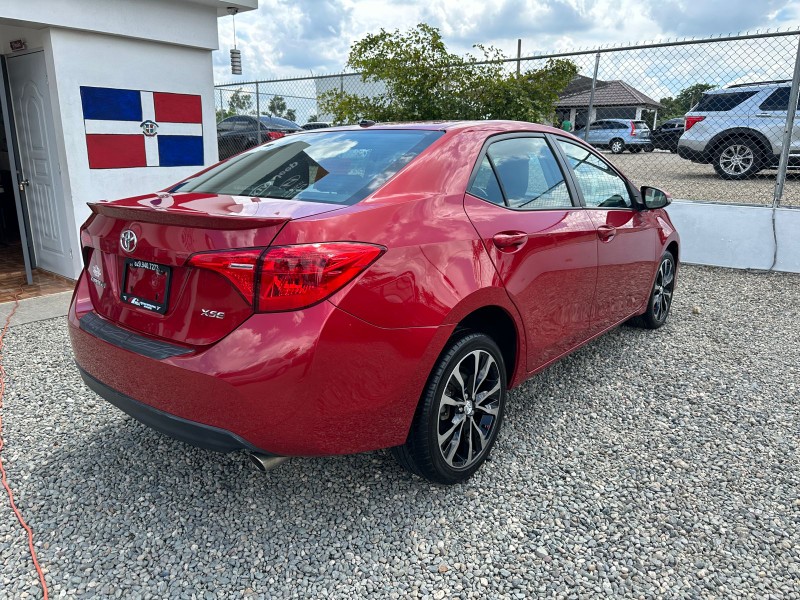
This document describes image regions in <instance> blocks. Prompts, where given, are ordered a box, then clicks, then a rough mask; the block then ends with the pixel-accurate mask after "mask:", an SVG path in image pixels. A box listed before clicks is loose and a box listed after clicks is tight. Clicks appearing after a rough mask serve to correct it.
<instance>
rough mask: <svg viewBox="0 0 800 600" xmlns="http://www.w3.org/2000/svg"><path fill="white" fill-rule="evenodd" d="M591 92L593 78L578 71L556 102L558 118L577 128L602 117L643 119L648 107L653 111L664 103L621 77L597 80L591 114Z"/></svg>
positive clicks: (656, 110)
mask: <svg viewBox="0 0 800 600" xmlns="http://www.w3.org/2000/svg"><path fill="white" fill-rule="evenodd" d="M591 93H592V80H591V78H589V77H585V76H583V75H578V76H577V77H575V78H574V79H573V80H572V81H571V82H570V83H569V84H568V85H567V87H566V88H565V89H564V92H562V94H561V96H559V99H558V101H557V102H556V118H557V120H558V121H559V122H562V121H563V120H565V119H569V121H570V122H571V123H572V124H573V126H574V127H575V128H576V129H578V128H581V127H584V126H585V125H586V123H587V122H594V121H597V120H600V119H641V118H642V112H643V111H645V110H649V111H654V112H656V113H658V110H659V109H661V108H663V106H662V105H661V104H660V103H659V102H658V101H657V100H654V99H653V98H651V97H650V96H648V95H647V94H644V93H643V92H640V91H639V90H637V89H636V88H634V87H633V86H631V85H629V84H627V83H625V82H624V81H622V80H621V79H614V80H611V81H600V80H598V81H597V84H596V86H595V91H594V105H593V107H592V115H591V118H590V117H589V98H590V96H591Z"/></svg>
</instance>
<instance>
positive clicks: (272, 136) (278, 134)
mask: <svg viewBox="0 0 800 600" xmlns="http://www.w3.org/2000/svg"><path fill="white" fill-rule="evenodd" d="M285 135H286V134H285V133H283V132H282V131H268V132H267V139H268V140H269V141H270V142H271V141H272V140H278V139H280V138H282V137H283V136H285Z"/></svg>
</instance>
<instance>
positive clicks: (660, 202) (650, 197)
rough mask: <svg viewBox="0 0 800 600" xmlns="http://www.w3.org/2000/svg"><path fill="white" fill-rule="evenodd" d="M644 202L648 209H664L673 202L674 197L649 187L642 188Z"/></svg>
mask: <svg viewBox="0 0 800 600" xmlns="http://www.w3.org/2000/svg"><path fill="white" fill-rule="evenodd" d="M642 201H643V202H644V205H645V206H646V207H647V208H650V209H654V208H664V207H665V206H667V205H668V204H669V203H670V202H672V196H670V195H669V194H668V193H667V192H665V191H663V190H660V189H658V188H654V187H650V186H649V185H643V186H642Z"/></svg>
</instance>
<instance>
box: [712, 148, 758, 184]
mask: <svg viewBox="0 0 800 600" xmlns="http://www.w3.org/2000/svg"><path fill="white" fill-rule="evenodd" d="M754 162H755V155H754V154H753V150H752V149H751V148H750V147H749V146H745V145H743V144H733V145H731V146H728V147H727V148H725V149H724V150H723V151H722V152H721V153H720V155H719V167H720V169H722V170H723V171H724V172H725V173H727V174H728V175H734V176H736V175H742V174H743V173H745V172H747V171H748V170H749V169H751V168H752V166H753V163H754Z"/></svg>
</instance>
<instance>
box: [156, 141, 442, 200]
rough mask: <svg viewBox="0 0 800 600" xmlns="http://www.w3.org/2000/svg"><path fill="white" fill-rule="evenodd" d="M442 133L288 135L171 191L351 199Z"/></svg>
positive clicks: (366, 191)
mask: <svg viewBox="0 0 800 600" xmlns="http://www.w3.org/2000/svg"><path fill="white" fill-rule="evenodd" d="M443 134H444V132H442V131H423V130H409V129H402V130H401V129H395V130H391V129H378V130H372V131H370V130H364V131H360V130H356V131H335V132H334V131H331V132H320V133H316V132H315V133H307V134H306V133H303V134H295V135H288V136H286V137H283V138H280V139H278V140H276V141H274V142H272V143H270V144H267V145H266V146H260V147H258V148H255V149H253V150H251V151H249V152H245V153H243V154H240V155H238V156H235V157H233V158H231V159H230V160H228V161H226V162H224V163H222V164H221V165H219V166H217V167H214V168H213V169H211V170H210V171H206V172H205V173H201V174H200V175H198V176H197V177H194V178H193V179H190V180H188V181H186V182H184V183H182V184H178V185H177V186H176V187H174V188H173V189H172V190H171V191H173V192H174V191H178V190H180V191H181V192H202V193H210V194H229V195H232V196H255V197H259V198H279V199H286V200H305V201H310V202H325V203H332V204H343V205H349V204H355V203H356V202H358V201H360V200H362V199H363V198H365V197H366V196H368V195H369V194H371V193H372V192H374V191H375V190H377V189H378V188H379V187H380V186H381V185H383V184H384V183H385V182H386V180H388V179H389V178H390V177H391V176H392V175H394V174H395V173H397V172H398V171H399V170H400V169H402V168H403V167H404V166H405V165H407V164H408V163H409V162H411V161H412V160H413V159H414V158H415V157H417V156H418V155H419V154H420V153H421V152H422V151H423V150H425V148H427V147H428V146H430V145H431V144H432V143H433V142H434V141H435V140H436V139H438V138H439V137H441V136H442V135H443Z"/></svg>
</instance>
